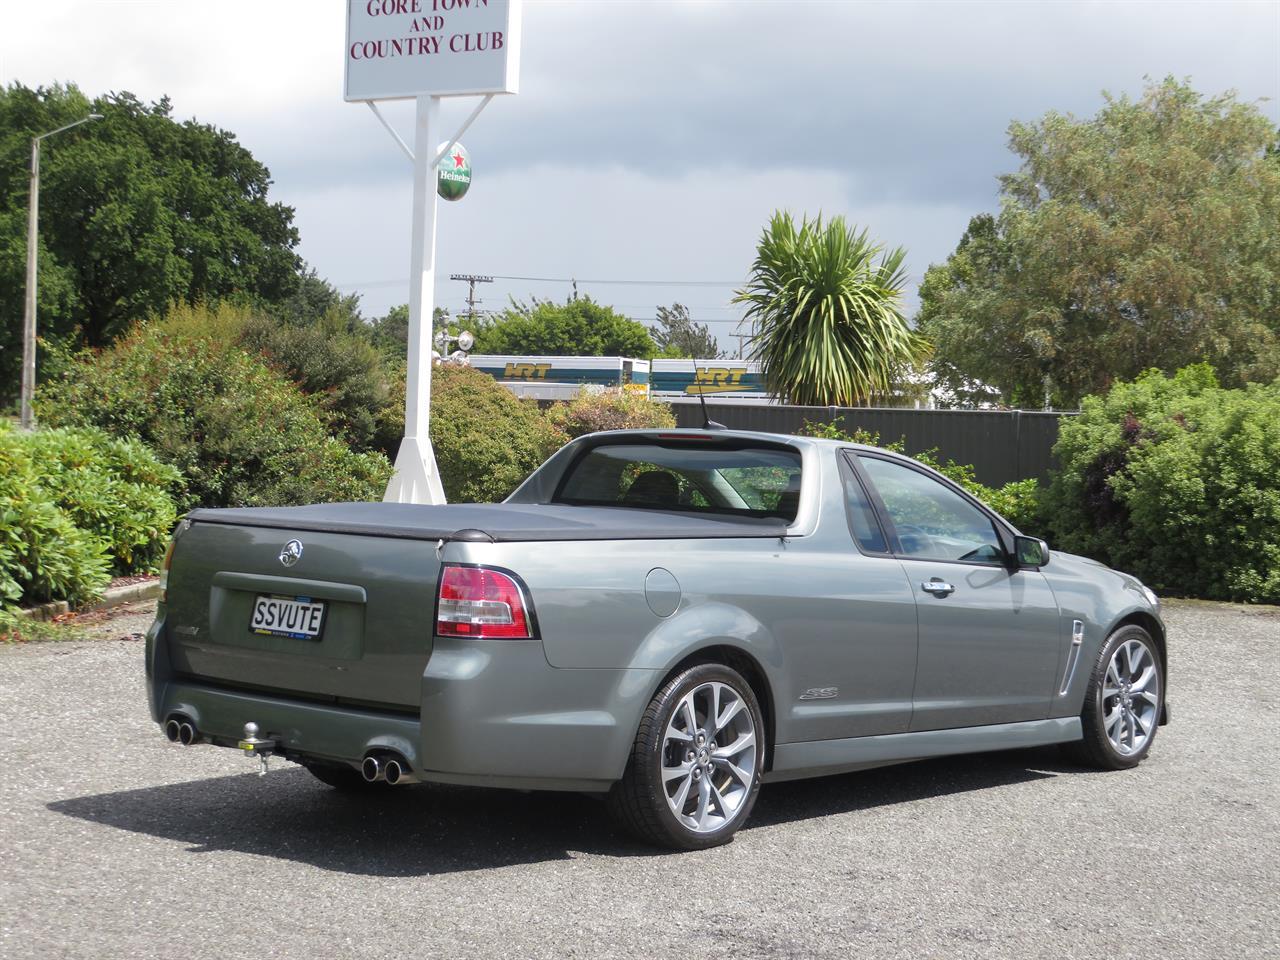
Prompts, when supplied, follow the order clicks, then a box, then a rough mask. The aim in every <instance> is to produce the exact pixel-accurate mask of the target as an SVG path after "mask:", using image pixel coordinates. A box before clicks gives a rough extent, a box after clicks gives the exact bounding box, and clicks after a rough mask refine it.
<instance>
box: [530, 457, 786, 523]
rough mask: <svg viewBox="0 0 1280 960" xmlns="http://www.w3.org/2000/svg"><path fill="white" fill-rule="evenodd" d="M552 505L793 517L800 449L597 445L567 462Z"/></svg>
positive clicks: (784, 518)
mask: <svg viewBox="0 0 1280 960" xmlns="http://www.w3.org/2000/svg"><path fill="white" fill-rule="evenodd" d="M553 502H554V503H567V504H574V505H578V506H594V507H635V508H638V509H641V510H679V511H686V512H692V513H718V514H728V515H735V514H736V515H741V516H746V517H778V518H781V519H783V520H786V521H788V522H790V521H792V520H794V519H795V516H796V508H797V507H798V506H799V503H800V454H799V452H797V451H795V450H780V449H774V448H767V447H749V448H746V449H738V450H733V449H723V448H718V447H691V446H688V445H685V444H672V445H670V446H667V445H662V444H657V443H655V444H630V443H629V444H613V445H606V446H599V447H595V448H593V449H592V450H589V451H588V452H587V453H585V454H584V455H582V456H581V457H579V458H578V459H577V460H576V461H575V462H574V463H573V464H572V466H570V467H569V470H568V472H567V473H566V474H565V476H564V479H563V480H562V481H561V483H560V489H559V491H558V492H557V494H556V496H555V498H554V499H553Z"/></svg>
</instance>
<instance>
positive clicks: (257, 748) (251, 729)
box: [237, 720, 278, 777]
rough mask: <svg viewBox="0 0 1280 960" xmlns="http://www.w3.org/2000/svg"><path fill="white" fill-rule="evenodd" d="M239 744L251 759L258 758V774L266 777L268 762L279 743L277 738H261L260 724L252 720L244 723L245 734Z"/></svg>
mask: <svg viewBox="0 0 1280 960" xmlns="http://www.w3.org/2000/svg"><path fill="white" fill-rule="evenodd" d="M237 746H239V747H240V749H241V750H243V751H244V755H245V756H246V757H249V758H251V759H252V758H253V757H257V758H258V776H260V777H265V776H266V775H267V763H268V761H269V760H270V757H271V753H272V751H274V750H275V749H276V747H277V746H278V743H277V742H276V741H275V740H263V739H261V738H259V736H258V725H257V724H256V723H254V722H253V721H252V720H250V721H249V722H248V723H246V724H245V725H244V736H243V737H241V738H240V742H239V743H238V744H237Z"/></svg>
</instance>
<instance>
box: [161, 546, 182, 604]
mask: <svg viewBox="0 0 1280 960" xmlns="http://www.w3.org/2000/svg"><path fill="white" fill-rule="evenodd" d="M177 543H178V538H177V537H176V536H175V537H174V538H173V539H172V540H170V541H169V548H168V549H167V550H165V552H164V560H163V562H161V564H160V602H161V603H165V602H167V601H168V599H169V566H170V564H172V563H173V548H174V547H175V546H176V545H177Z"/></svg>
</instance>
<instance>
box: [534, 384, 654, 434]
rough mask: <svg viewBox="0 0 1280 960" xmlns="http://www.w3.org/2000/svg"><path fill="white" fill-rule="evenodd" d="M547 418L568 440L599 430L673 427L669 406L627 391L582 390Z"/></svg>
mask: <svg viewBox="0 0 1280 960" xmlns="http://www.w3.org/2000/svg"><path fill="white" fill-rule="evenodd" d="M547 418H548V419H549V420H550V421H551V423H552V425H553V426H555V427H556V429H558V430H560V431H561V432H563V433H565V434H566V435H567V436H568V437H570V438H571V439H572V438H575V437H581V436H582V435H583V434H587V433H597V432H599V431H601V430H651V429H663V428H667V427H674V426H675V425H676V418H675V417H674V416H673V415H672V413H671V406H670V405H669V404H666V403H661V402H660V401H657V400H650V399H649V398H648V397H645V396H641V395H640V394H636V393H627V392H626V391H619V390H607V391H595V392H592V391H590V390H587V389H585V388H584V389H582V390H580V391H579V392H578V395H577V396H576V397H574V398H573V399H572V400H570V401H568V402H567V403H558V404H556V405H555V406H554V407H552V408H551V409H550V410H549V411H548V412H547Z"/></svg>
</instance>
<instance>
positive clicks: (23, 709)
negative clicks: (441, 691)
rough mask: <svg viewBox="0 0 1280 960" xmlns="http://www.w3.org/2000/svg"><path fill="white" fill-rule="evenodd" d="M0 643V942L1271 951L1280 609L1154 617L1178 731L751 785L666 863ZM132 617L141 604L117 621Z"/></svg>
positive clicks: (196, 948) (64, 658) (492, 797)
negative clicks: (322, 766) (725, 825)
mask: <svg viewBox="0 0 1280 960" xmlns="http://www.w3.org/2000/svg"><path fill="white" fill-rule="evenodd" d="M145 616H146V610H145V608H143V609H142V610H141V611H139V610H138V609H137V608H135V609H134V610H132V611H125V612H124V615H123V617H121V618H113V619H111V620H109V621H106V622H104V623H102V624H99V625H96V626H93V627H91V629H92V630H94V631H95V633H96V635H97V636H99V637H102V638H104V639H98V640H95V641H90V642H76V643H56V642H55V643H39V644H30V645H26V646H20V647H11V648H8V649H0V691H2V692H3V696H2V697H0V760H2V761H3V764H4V770H5V771H6V773H7V776H6V777H5V778H4V780H3V782H0V904H2V905H3V906H2V907H0V957H4V958H6V960H8V958H13V960H17V958H26V957H32V958H36V957H38V958H42V960H43V958H52V957H86V958H113V957H175V958H176V957H181V958H184V960H186V958H191V960H198V958H205V957H208V958H219V960H222V958H235V957H245V958H255V960H257V958H262V957H317V958H320V957H324V958H330V957H397V958H398V957H401V956H403V955H406V954H409V955H422V956H430V955H438V956H441V957H447V958H456V957H468V956H483V957H517V958H525V957H555V958H564V957H591V958H603V957H653V956H657V955H681V956H684V957H704V956H705V957H711V956H716V957H725V956H729V957H734V958H735V960H737V958H742V957H806V958H807V957H842V958H843V957H851V956H856V957H858V958H860V960H865V958H879V957H902V956H907V955H910V956H918V957H945V958H948V960H952V958H965V957H1010V958H1019V960H1023V958H1033V957H1049V958H1074V957H1079V958H1089V960H1095V958H1099V957H1104V958H1120V957H1142V958H1144V960H1150V958H1153V957H1165V958H1174V957H1195V958H1201V957H1203V958H1218V957H1228V956H1229V957H1232V958H1233V960H1243V958H1252V957H1258V958H1264V957H1265V958H1275V957H1277V956H1280V906H1278V905H1277V904H1278V901H1280V791H1277V779H1278V778H1277V754H1278V753H1280V746H1278V744H1280V711H1278V710H1277V689H1280V608H1252V609H1250V608H1242V607H1233V606H1228V605H1222V604H1188V603H1179V604H1172V605H1170V607H1169V609H1168V614H1167V617H1168V621H1169V626H1170V633H1171V636H1172V639H1171V646H1172V663H1173V676H1172V678H1171V680H1172V684H1171V693H1172V696H1171V700H1172V702H1173V703H1174V705H1175V708H1176V715H1175V720H1174V723H1173V724H1172V725H1171V726H1168V727H1165V728H1163V729H1162V730H1161V733H1160V736H1159V738H1158V740H1157V742H1156V744H1155V747H1154V749H1153V752H1152V754H1151V757H1150V758H1149V759H1148V761H1147V762H1146V763H1144V764H1143V765H1142V766H1141V767H1139V768H1138V769H1137V770H1134V771H1129V772H1125V773H1097V772H1090V771H1082V770H1079V769H1075V768H1072V767H1070V766H1068V765H1064V764H1063V763H1062V762H1060V760H1059V758H1058V754H1057V752H1056V751H1054V750H1031V751H1019V752H1012V753H1001V754H988V755H984V756H981V757H968V758H957V759H946V760H936V761H927V762H923V763H916V764H909V765H904V766H899V767H890V768H885V769H882V770H876V771H871V772H868V773H860V774H852V775H848V776H841V777H831V778H827V779H823V780H813V781H807V782H800V783H791V784H779V785H776V786H766V787H765V788H764V790H763V791H762V793H761V797H760V801H759V803H758V805H757V806H756V811H755V816H754V818H753V820H752V822H751V824H750V825H749V826H748V827H747V828H746V829H744V830H743V831H742V832H741V833H739V835H738V838H737V840H736V842H734V843H733V844H730V845H729V846H727V847H721V848H719V849H716V850H711V851H707V852H703V853H694V854H681V855H674V854H666V853H660V852H654V851H651V850H648V849H646V848H643V847H639V846H637V845H635V844H633V843H631V842H630V841H628V840H626V839H625V838H623V837H622V836H620V835H619V834H618V833H617V832H616V831H615V830H614V828H613V827H612V826H611V824H610V823H609V821H608V820H607V818H606V817H605V815H604V811H603V809H602V808H601V806H600V805H599V804H598V803H596V802H594V801H592V800H590V799H587V798H583V797H577V796H572V795H558V794H557V795H550V794H532V795H529V794H518V793H505V792H498V791H479V790H468V789H462V788H445V787H435V786H419V787H410V788H404V789H401V790H398V791H395V792H393V793H391V794H390V795H389V796H386V797H384V798H381V799H378V800H375V801H369V800H365V801H360V800H357V799H349V798H346V797H344V796H342V795H340V794H337V793H335V792H333V791H330V790H328V789H327V788H324V787H322V786H321V785H320V784H318V783H317V782H315V781H313V780H312V778H311V777H310V775H309V774H307V773H306V772H305V771H304V770H302V769H301V768H298V767H295V766H293V765H290V764H278V765H277V767H276V768H275V769H273V770H272V772H271V773H270V774H269V775H268V776H266V777H263V778H259V777H257V776H255V775H254V774H253V773H252V772H251V771H252V770H253V769H254V766H253V764H252V762H251V761H247V760H244V759H242V758H240V757H237V756H235V755H234V754H233V753H232V752H231V751H227V750H217V749H213V748H208V747H202V748H194V749H187V750H184V749H182V748H179V747H175V746H172V745H170V744H169V743H167V742H166V741H165V740H164V738H163V737H162V736H161V735H160V733H159V731H158V730H157V729H156V727H155V726H154V725H152V723H151V722H150V720H149V718H148V716H147V712H146V708H145V706H144V701H143V686H142V663H141V657H142V644H141V643H139V642H137V641H121V640H117V639H109V638H112V637H120V636H128V635H130V634H132V633H134V632H136V631H137V630H138V629H139V624H142V625H145ZM129 617H132V620H130V619H129Z"/></svg>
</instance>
